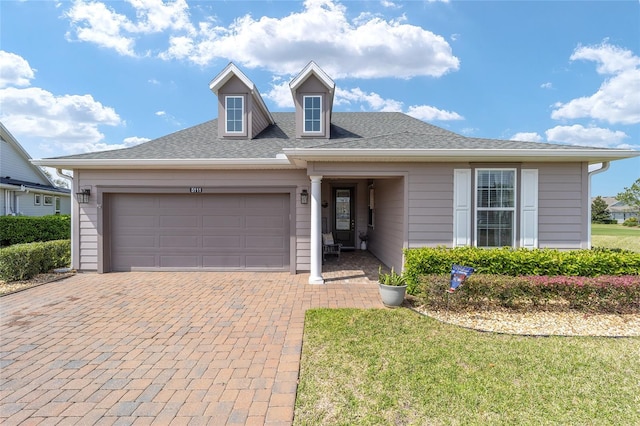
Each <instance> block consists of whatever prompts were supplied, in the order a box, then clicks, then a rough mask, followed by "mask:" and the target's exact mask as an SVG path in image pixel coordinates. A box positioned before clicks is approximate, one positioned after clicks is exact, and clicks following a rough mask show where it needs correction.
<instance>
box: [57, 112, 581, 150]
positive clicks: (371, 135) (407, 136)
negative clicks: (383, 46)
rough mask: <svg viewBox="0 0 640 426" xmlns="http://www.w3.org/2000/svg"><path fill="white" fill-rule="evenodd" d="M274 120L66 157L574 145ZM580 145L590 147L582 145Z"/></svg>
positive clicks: (423, 127)
mask: <svg viewBox="0 0 640 426" xmlns="http://www.w3.org/2000/svg"><path fill="white" fill-rule="evenodd" d="M272 115H273V118H274V120H275V125H271V126H269V127H267V128H266V129H265V130H264V131H262V133H260V134H259V135H258V136H257V137H256V138H254V139H251V140H239V139H219V138H218V120H217V119H215V120H211V121H207V122H205V123H202V124H198V125H196V126H193V127H189V128H187V129H184V130H180V131H178V132H175V133H172V134H170V135H167V136H163V137H160V138H158V139H154V140H151V141H148V142H145V143H142V144H140V145H137V146H134V147H131V148H124V149H118V150H112V151H101V152H91V153H86V154H78V155H70V156H65V157H55V158H64V159H101V160H102V159H114V160H118V159H121V160H123V159H210V158H221V159H231V158H237V159H241V158H247V159H248V158H275V157H276V155H277V154H279V153H281V152H282V149H283V148H314V149H324V148H326V149H352V150H353V149H469V150H473V149H504V150H514V149H516V150H528V149H545V150H563V149H576V148H577V147H575V146H570V145H553V144H547V143H534V142H518V141H506V140H497V139H480V138H469V137H466V136H462V135H459V134H457V133H453V132H450V131H448V130H445V129H443V128H441V127H437V126H434V125H432V124H428V123H425V122H423V121H421V120H418V119H415V118H413V117H410V116H408V115H406V114H403V113H399V112H334V113H333V115H332V120H331V122H332V124H331V139H308V138H304V139H296V137H295V114H294V113H293V112H280V113H272ZM580 148H581V149H590V148H587V147H580Z"/></svg>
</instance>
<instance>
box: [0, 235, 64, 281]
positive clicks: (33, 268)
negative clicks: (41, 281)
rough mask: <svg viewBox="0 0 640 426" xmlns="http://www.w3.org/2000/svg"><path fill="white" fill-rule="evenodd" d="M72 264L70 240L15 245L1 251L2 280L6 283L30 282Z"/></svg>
mask: <svg viewBox="0 0 640 426" xmlns="http://www.w3.org/2000/svg"><path fill="white" fill-rule="evenodd" d="M70 264H71V241H70V240H56V241H45V242H37V243H29V244H15V245H12V246H10V247H5V248H1V249H0V279H2V280H4V281H19V280H28V279H29V278H32V277H33V276H35V275H37V274H40V273H44V272H48V271H50V270H52V269H55V268H63V267H67V266H69V265H70Z"/></svg>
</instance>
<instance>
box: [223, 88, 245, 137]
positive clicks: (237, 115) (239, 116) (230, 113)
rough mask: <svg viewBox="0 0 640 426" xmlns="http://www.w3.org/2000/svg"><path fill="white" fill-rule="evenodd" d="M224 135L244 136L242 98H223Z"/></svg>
mask: <svg viewBox="0 0 640 426" xmlns="http://www.w3.org/2000/svg"><path fill="white" fill-rule="evenodd" d="M225 111H226V115H227V117H226V133H238V134H244V132H245V130H244V97H243V96H225Z"/></svg>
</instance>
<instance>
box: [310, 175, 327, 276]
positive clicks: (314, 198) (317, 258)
mask: <svg viewBox="0 0 640 426" xmlns="http://www.w3.org/2000/svg"><path fill="white" fill-rule="evenodd" d="M309 178H310V179H311V274H310V275H309V284H324V279H323V278H322V222H321V216H322V214H321V213H322V212H321V210H320V207H321V206H320V204H321V201H320V199H321V198H322V191H321V184H322V176H309Z"/></svg>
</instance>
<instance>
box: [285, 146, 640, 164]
mask: <svg viewBox="0 0 640 426" xmlns="http://www.w3.org/2000/svg"><path fill="white" fill-rule="evenodd" d="M283 152H284V153H285V155H286V156H287V157H289V158H291V159H300V160H306V161H348V162H350V161H369V162H370V161H400V162H422V161H432V162H459V161H465V162H496V161H499V162H517V161H543V162H561V161H585V162H589V163H592V164H595V163H601V162H603V161H614V160H622V159H626V158H633V157H638V156H640V151H631V150H617V149H602V150H599V149H594V150H584V149H562V150H550V149H526V150H524V149H314V148H285V149H283Z"/></svg>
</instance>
